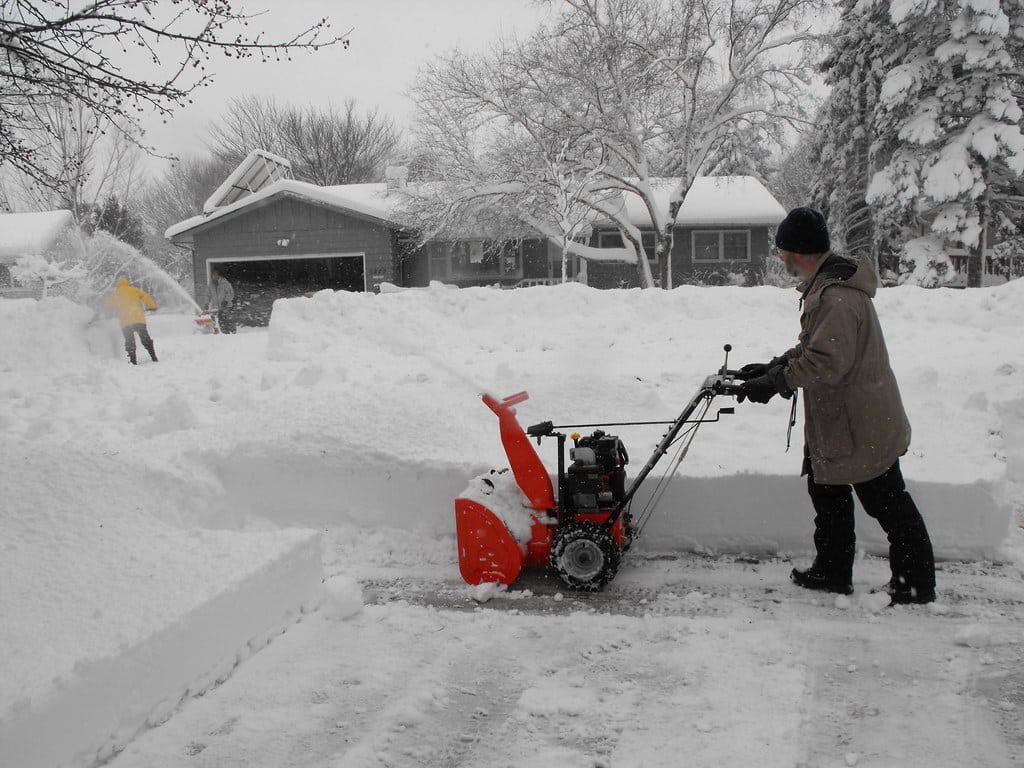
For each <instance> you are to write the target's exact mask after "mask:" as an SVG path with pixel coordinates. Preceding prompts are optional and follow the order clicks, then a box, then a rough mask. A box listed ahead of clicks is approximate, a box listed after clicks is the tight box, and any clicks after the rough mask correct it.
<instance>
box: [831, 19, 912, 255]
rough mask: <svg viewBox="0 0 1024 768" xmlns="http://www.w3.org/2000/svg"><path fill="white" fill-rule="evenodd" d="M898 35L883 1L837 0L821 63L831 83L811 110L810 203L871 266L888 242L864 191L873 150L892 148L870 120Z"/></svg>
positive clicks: (845, 246) (840, 243)
mask: <svg viewBox="0 0 1024 768" xmlns="http://www.w3.org/2000/svg"><path fill="white" fill-rule="evenodd" d="M896 36H897V35H896V30H895V29H894V28H893V26H892V23H891V22H890V20H889V15H888V7H887V3H882V2H880V3H861V2H859V1H858V0H843V2H842V5H841V14H840V18H839V22H838V24H837V26H836V28H835V30H834V31H833V33H832V35H830V43H831V45H830V51H829V53H828V54H827V56H826V57H825V60H824V62H823V63H822V65H821V69H822V71H823V73H824V75H825V82H826V83H827V84H828V85H829V86H830V88H831V90H830V92H829V95H828V98H827V99H826V101H825V104H824V105H823V107H822V109H821V111H820V112H819V114H818V116H817V131H816V136H815V141H814V145H813V148H812V157H813V162H814V164H815V167H816V169H817V174H816V176H817V178H816V180H815V185H814V190H813V205H814V206H815V207H818V208H820V209H821V210H822V212H823V213H825V215H826V217H827V218H828V222H829V230H830V233H831V235H832V239H833V241H834V242H835V245H836V247H837V249H839V250H842V251H843V252H844V253H846V254H849V255H851V256H859V257H862V258H866V259H869V260H870V261H872V262H873V263H874V264H875V265H876V267H881V266H882V265H881V264H880V262H881V261H882V260H883V259H882V258H880V257H881V253H882V252H884V251H886V250H887V249H888V243H887V242H886V240H887V239H886V237H885V236H884V234H883V232H881V231H880V229H879V225H878V224H879V223H878V221H877V220H876V216H875V212H874V210H873V208H872V206H871V205H869V204H868V202H867V200H866V196H867V189H868V184H869V183H870V182H871V178H872V176H873V175H874V173H875V170H876V167H877V163H878V162H879V156H880V155H883V156H884V155H885V153H886V151H887V150H891V146H890V145H891V141H889V140H888V138H883V139H881V140H880V139H879V137H878V135H877V133H876V128H875V124H874V119H875V109H876V107H877V104H878V93H879V91H880V89H881V84H882V80H883V78H884V77H885V74H886V71H885V68H884V64H883V54H884V53H886V52H887V51H889V50H891V49H892V47H893V46H894V45H895V44H896V43H895V39H896ZM884 159H885V158H884V157H883V158H882V160H883V161H884ZM890 266H894V265H890Z"/></svg>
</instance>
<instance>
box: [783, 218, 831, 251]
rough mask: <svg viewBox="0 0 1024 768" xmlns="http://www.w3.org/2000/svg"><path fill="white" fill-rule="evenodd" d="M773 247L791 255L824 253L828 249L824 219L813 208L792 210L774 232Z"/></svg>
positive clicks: (826, 227) (826, 228)
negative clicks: (790, 252) (789, 252)
mask: <svg viewBox="0 0 1024 768" xmlns="http://www.w3.org/2000/svg"><path fill="white" fill-rule="evenodd" d="M775 246H776V247H777V248H778V249H779V250H780V251H792V252H793V253H825V252H826V251H828V250H829V248H830V245H829V241H828V224H826V223H825V217H824V216H822V215H821V214H820V213H818V212H817V211H816V210H814V209H813V208H794V209H793V210H792V211H790V212H789V213H788V214H786V218H784V219H783V220H782V221H781V222H780V223H779V227H778V229H776V230H775Z"/></svg>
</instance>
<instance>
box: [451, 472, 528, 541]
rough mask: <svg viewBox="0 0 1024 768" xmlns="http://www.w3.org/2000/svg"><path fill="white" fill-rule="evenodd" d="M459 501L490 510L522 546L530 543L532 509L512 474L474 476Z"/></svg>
mask: <svg viewBox="0 0 1024 768" xmlns="http://www.w3.org/2000/svg"><path fill="white" fill-rule="evenodd" d="M459 498H462V499H469V500H470V501H475V502H476V503H478V504H481V505H482V506H484V507H487V509H489V510H491V512H493V513H494V514H496V515H497V516H498V518H499V519H500V520H501V521H502V522H503V523H505V526H506V527H507V528H508V530H509V532H510V533H511V534H512V538H514V539H515V540H516V541H518V542H519V543H520V544H527V543H529V541H530V532H531V529H532V527H533V516H532V514H531V512H532V508H531V507H530V503H529V501H528V500H527V498H526V496H525V495H523V492H522V490H520V488H519V485H518V484H517V483H516V479H515V477H513V475H512V473H511V472H493V471H492V472H488V473H487V474H486V475H479V476H477V477H474V478H473V480H472V481H471V482H470V484H469V486H468V487H467V488H466V490H464V491H463V492H462V493H460V494H459Z"/></svg>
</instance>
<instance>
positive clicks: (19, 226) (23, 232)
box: [0, 211, 75, 264]
mask: <svg viewBox="0 0 1024 768" xmlns="http://www.w3.org/2000/svg"><path fill="white" fill-rule="evenodd" d="M74 225H75V218H74V216H72V215H71V211H35V212H32V213H0V264H11V263H13V262H14V261H15V259H17V258H19V257H21V256H34V255H37V254H44V253H46V252H47V251H48V250H50V249H51V248H52V247H53V246H54V245H55V244H56V243H57V241H58V240H59V239H60V237H61V235H63V234H64V233H65V232H67V231H68V230H70V229H71V228H72V227H74Z"/></svg>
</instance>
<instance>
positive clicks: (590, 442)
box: [560, 429, 629, 514]
mask: <svg viewBox="0 0 1024 768" xmlns="http://www.w3.org/2000/svg"><path fill="white" fill-rule="evenodd" d="M572 437H573V442H574V443H575V447H573V448H572V449H570V450H569V457H570V458H571V459H572V464H570V465H569V468H568V469H567V470H566V472H565V480H564V481H563V487H562V488H561V489H560V492H561V494H560V495H561V496H562V498H564V499H565V504H564V505H563V509H564V510H565V511H567V512H572V513H575V514H595V513H597V512H599V511H600V510H602V509H606V510H610V508H611V507H613V506H614V505H615V502H617V501H621V500H622V497H623V496H624V495H625V494H626V464H628V463H629V454H627V453H626V446H624V445H623V444H622V441H621V440H619V438H617V437H616V436H615V435H607V434H605V433H604V432H603V431H601V430H600V429H598V430H595V431H594V433H593V434H592V435H590V436H589V437H580V436H579V435H576V434H574V435H573V436H572Z"/></svg>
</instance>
